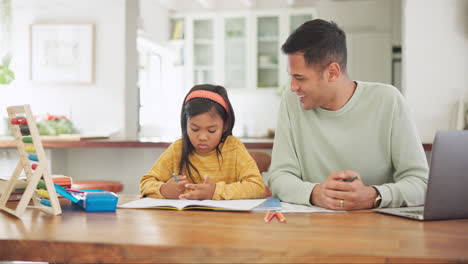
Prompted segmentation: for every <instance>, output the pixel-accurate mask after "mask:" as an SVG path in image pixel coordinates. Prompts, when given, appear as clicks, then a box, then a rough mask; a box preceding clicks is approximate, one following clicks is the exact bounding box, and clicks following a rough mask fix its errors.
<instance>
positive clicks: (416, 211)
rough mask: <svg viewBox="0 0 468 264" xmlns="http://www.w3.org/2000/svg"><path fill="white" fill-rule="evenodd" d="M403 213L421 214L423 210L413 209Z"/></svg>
mask: <svg viewBox="0 0 468 264" xmlns="http://www.w3.org/2000/svg"><path fill="white" fill-rule="evenodd" d="M405 213H410V214H423V213H424V211H423V210H414V211H405Z"/></svg>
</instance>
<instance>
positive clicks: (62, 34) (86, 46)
mask: <svg viewBox="0 0 468 264" xmlns="http://www.w3.org/2000/svg"><path fill="white" fill-rule="evenodd" d="M30 40H31V53H30V58H31V64H30V65H31V71H30V76H31V80H32V81H33V82H35V83H45V84H91V83H93V81H94V80H93V79H94V24H33V25H31V26H30Z"/></svg>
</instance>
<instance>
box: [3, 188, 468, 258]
mask: <svg viewBox="0 0 468 264" xmlns="http://www.w3.org/2000/svg"><path fill="white" fill-rule="evenodd" d="M134 198H135V197H134V196H132V197H124V196H123V197H121V199H120V200H121V202H125V201H129V200H131V199H134ZM62 207H63V208H62V209H63V214H62V215H60V216H50V215H46V214H44V213H42V212H40V211H38V210H32V209H27V210H26V212H25V214H24V215H23V216H22V218H21V219H17V218H14V217H11V216H9V215H8V214H6V213H4V212H2V213H0V260H23V261H26V260H27V261H48V262H59V263H62V262H87V263H98V262H106V263H109V262H111V263H118V262H127V263H143V262H151V263H160V262H163V263H168V262H191V263H209V262H216V263H219V262H229V263H233V262H247V263H252V262H274V263H278V262H283V263H291V262H302V263H304V262H341V263H343V262H346V263H349V262H358V263H363V262H371V263H389V262H405V263H417V262H419V263H420V262H423V263H427V262H437V263H439V262H452V263H455V262H457V263H468V219H465V220H450V221H434V222H419V221H415V220H408V219H404V218H399V217H393V216H386V215H381V214H378V213H374V212H372V211H358V212H351V213H309V214H307V213H288V214H285V215H286V218H287V223H286V224H283V223H279V222H278V221H277V220H276V219H274V220H273V221H272V222H271V223H265V222H264V221H263V216H264V213H262V212H254V213H230V212H210V211H181V212H179V211H170V210H168V211H165V210H151V209H150V210H141V209H138V210H137V209H118V210H117V211H116V212H107V213H86V212H84V211H82V210H81V209H79V208H73V207H70V206H62Z"/></svg>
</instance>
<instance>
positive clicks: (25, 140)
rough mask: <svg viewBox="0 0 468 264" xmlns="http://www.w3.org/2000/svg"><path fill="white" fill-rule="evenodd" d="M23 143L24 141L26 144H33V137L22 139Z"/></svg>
mask: <svg viewBox="0 0 468 264" xmlns="http://www.w3.org/2000/svg"><path fill="white" fill-rule="evenodd" d="M22 141H23V142H24V143H32V142H33V140H32V137H24V138H23V139H22Z"/></svg>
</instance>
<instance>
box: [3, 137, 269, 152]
mask: <svg viewBox="0 0 468 264" xmlns="http://www.w3.org/2000/svg"><path fill="white" fill-rule="evenodd" d="M241 140H242V142H244V144H245V146H246V147H247V148H249V149H271V148H272V147H273V139H272V138H241ZM171 143H172V141H170V140H161V139H157V138H154V139H150V138H145V139H140V140H134V141H130V140H112V139H91V140H81V141H66V140H64V141H58V140H57V141H55V140H47V141H43V142H42V145H43V146H44V148H49V149H57V148H167V147H168V146H169V145H170V144H171ZM0 148H16V143H15V141H14V140H13V138H11V137H10V138H8V137H4V138H0Z"/></svg>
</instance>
